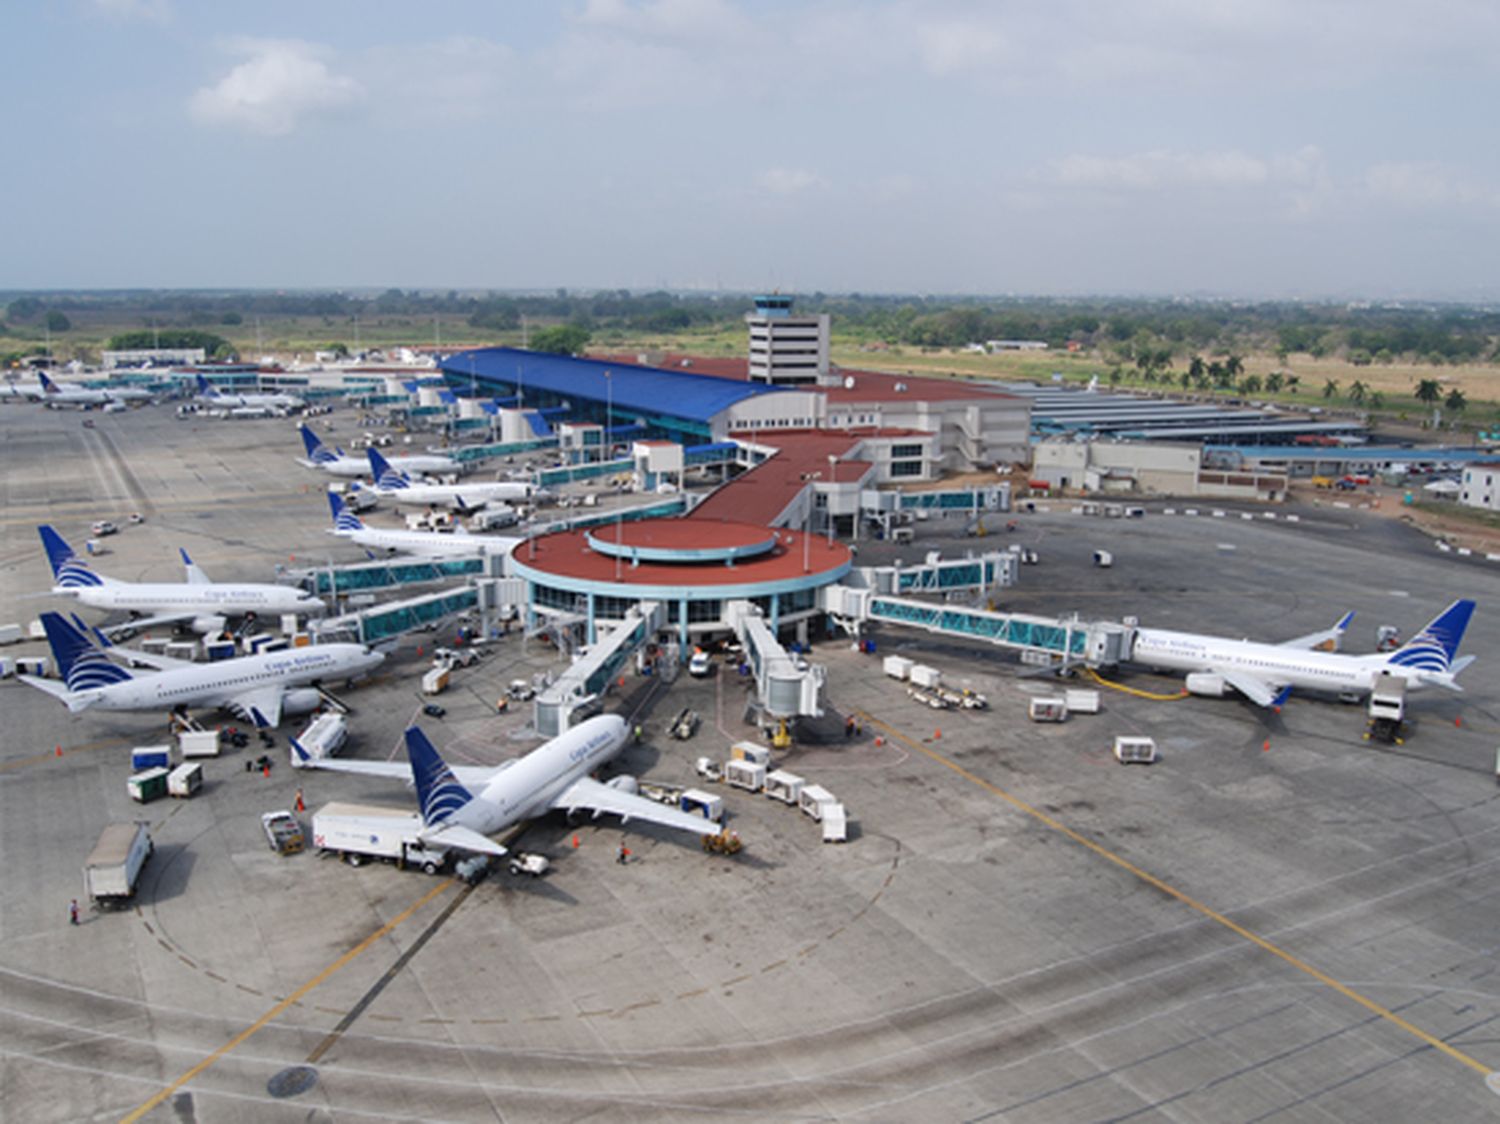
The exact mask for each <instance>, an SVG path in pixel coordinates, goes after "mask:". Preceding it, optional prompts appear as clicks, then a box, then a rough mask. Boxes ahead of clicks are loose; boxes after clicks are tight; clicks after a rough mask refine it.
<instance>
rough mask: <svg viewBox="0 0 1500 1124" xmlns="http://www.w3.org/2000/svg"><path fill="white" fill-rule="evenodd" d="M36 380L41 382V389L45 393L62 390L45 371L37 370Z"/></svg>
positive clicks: (59, 392) (56, 392)
mask: <svg viewBox="0 0 1500 1124" xmlns="http://www.w3.org/2000/svg"><path fill="white" fill-rule="evenodd" d="M36 381H37V382H39V383H41V384H42V391H43V392H44V393H46V394H61V393H62V391H61V390H59V389H58V388H57V384H56V383H55V382H53V381H52V380H51V379H49V378H48V377H47V372H46V371H38V372H37V373H36Z"/></svg>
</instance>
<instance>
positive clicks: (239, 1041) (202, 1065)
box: [121, 882, 453, 1124]
mask: <svg viewBox="0 0 1500 1124" xmlns="http://www.w3.org/2000/svg"><path fill="white" fill-rule="evenodd" d="M452 887H453V883H452V882H444V883H442V884H441V885H438V886H434V887H433V888H432V889H431V890H429V891H428V892H427V893H425V894H423V895H422V896H421V897H420V898H418V899H417V900H416V901H415V902H413V903H412V904H411V905H409V906H407V907H406V909H404V910H403V911H402V912H401V913H399V914H397V915H396V916H395V917H393V918H392V919H391V920H389V921H387V922H386V923H385V924H384V925H382V926H381V927H380V928H378V929H376V930H375V931H374V932H373V933H371V934H370V935H369V936H368V937H366V938H365V939H364V940H362V941H360V942H359V944H357V945H355V946H354V947H353V948H351V949H350V950H349V951H348V952H346V953H344V955H342V956H340V957H339V958H338V959H337V960H335V961H334V962H333V963H332V964H330V965H328V967H326V968H324V969H323V970H322V971H321V972H319V973H318V974H317V975H316V976H314V977H313V978H312V979H310V980H308V981H307V982H306V983H305V984H303V985H302V986H301V987H299V988H298V989H297V990H296V991H294V992H292V993H291V994H290V995H288V996H287V997H286V998H285V999H283V1000H282V1001H281V1002H279V1003H277V1004H276V1005H275V1006H274V1007H272V1008H271V1009H270V1010H269V1011H267V1012H266V1013H265V1014H264V1015H262V1016H261V1017H260V1018H258V1019H257V1020H256V1021H255V1022H253V1023H251V1024H250V1025H249V1026H248V1027H246V1028H245V1029H244V1030H242V1031H240V1033H239V1034H237V1035H235V1036H234V1037H233V1038H231V1039H230V1040H229V1041H228V1042H226V1043H224V1045H222V1046H220V1047H219V1048H218V1049H217V1050H215V1051H214V1052H213V1053H211V1054H209V1055H208V1057H206V1058H204V1059H203V1060H202V1061H201V1062H199V1063H198V1064H197V1065H195V1066H193V1068H192V1069H190V1070H188V1071H187V1072H186V1073H184V1074H183V1075H182V1076H181V1077H179V1078H178V1079H177V1080H176V1081H173V1082H172V1083H171V1084H170V1085H168V1086H166V1088H164V1089H161V1090H160V1091H159V1092H157V1093H156V1095H155V1096H153V1097H152V1098H151V1099H150V1100H148V1101H146V1102H145V1103H144V1104H143V1105H141V1106H140V1107H139V1108H137V1109H135V1110H134V1111H132V1112H131V1113H129V1114H128V1115H127V1116H125V1117H123V1118H122V1120H121V1124H135V1122H136V1121H137V1120H140V1119H141V1118H142V1117H143V1116H145V1115H146V1114H147V1113H148V1112H150V1111H151V1110H152V1109H154V1108H156V1107H158V1106H159V1105H161V1104H162V1103H163V1102H164V1101H166V1099H167V1098H168V1097H170V1096H171V1095H172V1094H173V1093H175V1092H177V1090H179V1089H181V1088H182V1087H183V1086H184V1085H186V1084H187V1083H188V1082H189V1081H191V1080H192V1079H193V1078H195V1077H197V1076H198V1075H199V1074H200V1073H203V1072H204V1071H206V1070H207V1069H208V1068H209V1067H210V1066H212V1065H214V1064H215V1063H216V1062H218V1061H219V1060H220V1059H221V1058H223V1057H225V1056H226V1055H228V1054H229V1053H230V1052H231V1051H233V1050H235V1049H237V1048H238V1047H240V1046H242V1045H244V1044H245V1043H246V1042H248V1041H249V1040H250V1039H251V1038H252V1037H253V1036H254V1035H255V1034H257V1033H258V1032H259V1031H261V1030H262V1029H264V1028H265V1027H266V1025H267V1024H269V1023H270V1021H271V1020H272V1019H274V1018H275V1017H276V1016H277V1015H279V1014H281V1013H282V1012H283V1011H285V1010H286V1009H287V1008H288V1007H290V1006H292V1005H293V1004H294V1003H296V1002H297V1001H298V1000H300V999H301V998H302V997H303V996H304V995H306V994H307V993H308V992H310V991H312V990H313V988H315V987H317V986H318V985H319V984H321V983H323V982H324V981H325V980H327V979H328V978H329V977H331V976H332V975H334V973H336V972H338V971H339V969H341V968H343V967H345V966H346V965H348V964H350V963H351V962H352V961H354V960H355V959H356V958H357V957H359V956H360V955H361V954H362V953H364V952H366V951H367V950H368V949H369V948H370V947H371V946H372V945H373V944H374V943H375V942H376V941H378V940H379V939H380V938H381V937H383V936H385V935H386V934H388V933H390V932H391V931H392V930H394V929H395V928H397V927H398V926H399V925H402V924H404V923H405V922H406V921H408V920H410V919H411V917H412V916H413V915H414V914H415V913H416V912H417V911H418V910H420V909H421V908H422V907H423V906H425V905H426V904H427V903H428V902H430V901H432V900H433V899H434V898H436V897H437V896H438V895H439V894H442V893H444V892H446V891H447V890H450V889H452Z"/></svg>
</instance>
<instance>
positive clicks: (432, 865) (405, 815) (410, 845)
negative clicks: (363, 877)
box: [312, 803, 449, 874]
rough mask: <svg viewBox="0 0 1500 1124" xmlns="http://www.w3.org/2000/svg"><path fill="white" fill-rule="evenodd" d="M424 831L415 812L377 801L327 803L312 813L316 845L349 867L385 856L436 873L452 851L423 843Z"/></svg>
mask: <svg viewBox="0 0 1500 1124" xmlns="http://www.w3.org/2000/svg"><path fill="white" fill-rule="evenodd" d="M421 832H422V817H421V816H419V815H417V814H416V813H415V812H403V811H400V810H399V809H396V808H382V807H379V806H377V805H374V804H343V803H333V804H325V805H324V806H323V807H322V808H319V809H318V810H317V811H316V812H314V813H313V821H312V834H313V846H315V847H317V848H318V850H320V851H325V852H329V853H331V854H335V855H338V856H339V857H340V858H341V859H343V860H344V861H345V862H347V863H348V864H349V865H350V866H359V865H360V864H361V863H363V862H364V861H365V860H366V859H384V860H385V861H387V862H393V863H395V864H396V865H397V866H414V867H420V868H421V869H422V870H424V871H426V872H427V873H428V874H436V873H437V872H438V871H440V870H442V869H443V868H444V867H445V866H447V865H448V859H449V852H448V851H447V850H445V849H444V848H441V847H428V846H426V845H424V844H423V843H422V841H421V838H420V836H421Z"/></svg>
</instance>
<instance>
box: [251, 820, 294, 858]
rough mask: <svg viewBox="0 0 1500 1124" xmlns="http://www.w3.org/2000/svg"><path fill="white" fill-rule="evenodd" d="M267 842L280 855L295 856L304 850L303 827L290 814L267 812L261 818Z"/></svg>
mask: <svg viewBox="0 0 1500 1124" xmlns="http://www.w3.org/2000/svg"><path fill="white" fill-rule="evenodd" d="M260 826H261V829H262V830H263V831H264V832H265V833H266V842H267V843H269V844H270V845H271V850H273V851H275V852H276V853H277V854H278V855H295V854H296V853H297V852H298V851H300V850H302V846H303V838H302V825H301V824H300V823H298V822H297V817H296V816H294V815H292V813H290V812H266V813H265V814H264V815H262V816H261V817H260Z"/></svg>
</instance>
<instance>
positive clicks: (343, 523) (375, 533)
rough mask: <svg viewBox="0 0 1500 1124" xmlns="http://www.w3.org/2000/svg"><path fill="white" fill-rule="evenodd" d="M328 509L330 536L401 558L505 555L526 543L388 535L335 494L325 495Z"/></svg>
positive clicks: (459, 535)
mask: <svg viewBox="0 0 1500 1124" xmlns="http://www.w3.org/2000/svg"><path fill="white" fill-rule="evenodd" d="M328 506H329V508H330V510H332V512H333V526H332V527H331V528H329V532H328V533H329V534H331V535H338V536H339V537H340V538H345V539H348V540H349V541H350V542H356V543H359V545H360V546H365V547H374V548H377V549H380V550H391V551H395V552H397V553H400V554H418V555H423V556H425V557H428V558H445V557H450V556H453V555H459V554H486V555H492V554H500V555H506V554H509V553H510V552H511V551H512V550H514V549H515V548H516V547H517V546H519V545H520V544H521V543H523V542H525V541H526V540H525V539H512V538H505V537H504V536H501V535H471V534H469V533H468V532H467V531H464V530H462V529H460V530H456V531H452V532H448V531H395V530H392V531H387V530H383V529H381V528H378V527H367V526H366V525H365V522H364V520H363V519H361V518H360V517H359V516H358V515H355V514H354V512H352V511H350V510H349V508H348V505H346V504H345V503H344V500H343V497H341V496H340V495H338V493H336V492H329V493H328Z"/></svg>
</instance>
